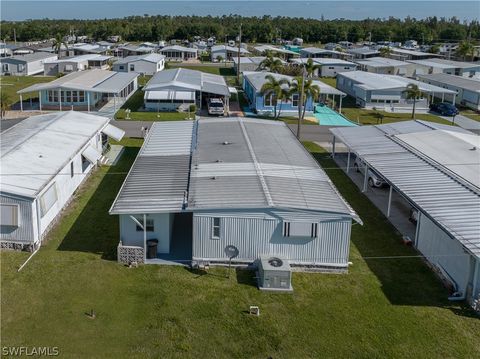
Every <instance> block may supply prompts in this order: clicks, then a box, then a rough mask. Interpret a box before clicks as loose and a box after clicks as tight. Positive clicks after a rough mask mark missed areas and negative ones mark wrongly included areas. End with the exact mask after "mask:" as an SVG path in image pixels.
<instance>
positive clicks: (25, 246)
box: [0, 241, 34, 252]
mask: <svg viewBox="0 0 480 359" xmlns="http://www.w3.org/2000/svg"><path fill="white" fill-rule="evenodd" d="M0 249H2V250H13V251H23V250H26V251H28V252H32V251H33V250H34V245H33V244H32V243H18V242H3V241H2V242H0Z"/></svg>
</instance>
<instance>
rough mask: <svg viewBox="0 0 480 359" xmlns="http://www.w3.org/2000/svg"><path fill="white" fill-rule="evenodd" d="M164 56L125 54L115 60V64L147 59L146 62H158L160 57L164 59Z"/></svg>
mask: <svg viewBox="0 0 480 359" xmlns="http://www.w3.org/2000/svg"><path fill="white" fill-rule="evenodd" d="M164 58H165V56H163V55H160V54H156V53H153V54H145V55H134V56H127V57H124V58H122V59H119V60H117V61H116V62H115V65H117V64H128V63H131V62H135V61H147V62H153V63H158V62H160V61H161V60H162V59H164Z"/></svg>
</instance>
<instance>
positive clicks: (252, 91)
mask: <svg viewBox="0 0 480 359" xmlns="http://www.w3.org/2000/svg"><path fill="white" fill-rule="evenodd" d="M267 75H272V76H273V77H275V78H276V79H277V80H280V79H286V80H288V81H289V82H291V81H293V80H294V77H292V76H287V75H280V74H275V73H272V72H265V71H262V72H244V73H243V90H244V91H245V95H246V96H247V98H248V101H249V104H250V108H251V109H252V110H253V111H255V112H256V113H258V114H262V115H273V114H274V112H275V108H274V104H275V98H274V96H273V95H272V94H263V93H262V87H263V85H264V84H265V83H266V82H267V80H266V76H267ZM313 82H314V84H315V85H317V86H319V87H320V99H319V102H325V100H326V99H327V98H328V97H330V96H331V97H333V98H335V96H338V103H339V104H340V109H341V103H342V102H341V101H342V98H343V97H344V96H345V94H344V93H343V92H341V91H339V90H337V89H336V88H334V87H331V86H329V85H327V84H325V83H323V82H321V81H318V80H314V81H313ZM299 99H300V94H298V93H295V94H291V96H290V98H289V99H288V100H284V101H277V111H280V112H281V114H284V115H295V116H296V115H298V104H299ZM305 108H306V112H305V113H306V115H312V114H313V111H314V109H315V102H314V101H313V99H312V98H311V97H309V98H308V99H307V102H306V104H305Z"/></svg>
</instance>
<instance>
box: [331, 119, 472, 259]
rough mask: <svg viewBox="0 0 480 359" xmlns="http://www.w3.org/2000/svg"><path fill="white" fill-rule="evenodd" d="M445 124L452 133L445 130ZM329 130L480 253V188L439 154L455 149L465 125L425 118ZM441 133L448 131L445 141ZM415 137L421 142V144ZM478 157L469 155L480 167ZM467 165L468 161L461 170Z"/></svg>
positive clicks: (416, 204) (450, 231)
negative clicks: (436, 121)
mask: <svg viewBox="0 0 480 359" xmlns="http://www.w3.org/2000/svg"><path fill="white" fill-rule="evenodd" d="M446 128H448V130H449V131H451V132H452V133H453V135H448V134H445V129H446ZM330 131H331V132H332V133H333V134H334V135H335V136H336V137H338V138H339V139H340V140H341V141H342V142H343V143H345V144H346V145H347V146H348V147H349V148H350V149H351V150H352V151H354V152H355V153H357V154H358V155H359V156H361V157H362V158H363V159H364V160H365V161H366V162H367V163H368V164H369V165H370V166H371V167H372V168H374V169H375V170H376V171H377V172H378V173H380V174H381V175H382V177H384V178H385V179H386V180H387V181H388V182H389V183H391V184H392V186H393V187H394V188H395V189H396V190H397V191H398V192H400V193H402V195H404V196H405V197H406V198H408V199H409V200H410V201H411V202H412V203H414V205H415V206H416V207H417V208H418V209H419V210H421V211H422V212H423V213H425V214H426V215H427V216H428V217H430V218H431V219H432V220H433V221H434V222H436V223H437V224H438V225H439V226H440V227H442V228H443V229H444V230H445V231H446V232H448V233H450V234H451V236H452V237H454V238H456V239H457V240H459V241H460V242H461V243H462V245H463V246H464V247H465V248H466V249H468V250H469V251H470V252H471V253H473V254H474V255H476V256H477V257H480V192H479V190H478V187H477V188H476V186H475V183H470V182H468V181H469V179H468V178H466V177H468V176H465V175H464V173H465V172H464V171H463V170H460V169H459V166H461V164H454V166H450V165H449V163H447V162H448V158H445V159H442V156H444V155H446V154H448V153H449V152H453V151H459V147H458V146H459V144H458V142H457V141H456V140H455V138H458V137H460V139H459V140H458V141H460V145H461V144H462V141H463V140H462V139H461V138H462V137H463V136H464V135H465V134H467V136H469V135H468V134H469V132H468V131H466V130H463V129H460V128H458V127H453V126H444V125H438V124H430V123H427V122H423V121H408V122H403V123H395V124H388V125H376V126H363V127H355V128H334V129H330ZM427 133H428V135H427ZM405 134H411V135H405ZM470 135H471V134H470ZM436 136H438V138H436ZM445 136H450V137H449V139H448V141H445V138H444V137H445ZM416 137H417V139H416V140H415V138H416ZM418 138H421V140H420V141H424V142H425V143H424V144H422V145H420V144H419V143H418ZM441 138H443V140H439V139H441ZM463 142H465V141H463ZM429 146H430V148H429V149H428V150H427V147H429ZM464 147H465V148H464V149H463V150H462V151H463V152H464V154H465V153H466V151H470V149H469V148H467V147H470V148H472V146H471V145H464ZM477 151H478V150H477ZM458 156H461V155H458ZM458 156H456V155H455V156H454V157H455V158H453V160H455V159H456V158H458ZM477 157H478V156H477ZM477 157H475V158H473V159H472V158H470V160H471V161H473V162H477V164H476V166H477V168H478V166H480V163H479V162H478V160H477V159H476V158H477ZM470 167H471V165H470V164H468V166H467V169H466V170H465V171H467V172H468V171H469V168H470Z"/></svg>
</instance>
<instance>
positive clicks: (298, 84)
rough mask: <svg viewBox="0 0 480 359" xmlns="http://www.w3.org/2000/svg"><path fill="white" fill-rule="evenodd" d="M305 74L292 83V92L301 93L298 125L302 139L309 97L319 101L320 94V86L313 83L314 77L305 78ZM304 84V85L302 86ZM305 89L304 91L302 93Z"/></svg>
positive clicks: (298, 133)
mask: <svg viewBox="0 0 480 359" xmlns="http://www.w3.org/2000/svg"><path fill="white" fill-rule="evenodd" d="M303 81H304V78H303V76H298V77H296V78H295V80H294V81H292V83H291V84H290V94H291V95H292V96H293V95H294V94H299V100H298V101H299V106H298V125H297V138H298V139H300V129H301V125H302V123H303V119H304V118H305V111H306V104H307V101H308V99H309V98H311V99H312V101H313V102H315V101H318V98H319V96H320V87H319V86H318V85H315V84H314V83H313V80H312V79H305V82H303ZM302 85H303V86H302ZM302 89H303V93H302Z"/></svg>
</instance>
